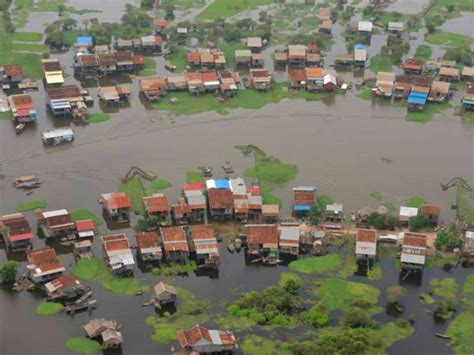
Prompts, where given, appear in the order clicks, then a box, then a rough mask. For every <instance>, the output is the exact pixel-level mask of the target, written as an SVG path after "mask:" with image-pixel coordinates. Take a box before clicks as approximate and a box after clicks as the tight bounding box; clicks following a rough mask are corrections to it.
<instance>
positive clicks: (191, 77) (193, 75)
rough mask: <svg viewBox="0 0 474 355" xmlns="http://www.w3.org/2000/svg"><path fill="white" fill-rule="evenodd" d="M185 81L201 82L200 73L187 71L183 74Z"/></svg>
mask: <svg viewBox="0 0 474 355" xmlns="http://www.w3.org/2000/svg"><path fill="white" fill-rule="evenodd" d="M184 77H185V78H186V81H187V82H188V83H189V82H191V83H194V82H197V83H202V78H201V73H199V72H195V71H188V72H186V73H185V74H184Z"/></svg>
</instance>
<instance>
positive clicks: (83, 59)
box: [79, 54, 99, 66]
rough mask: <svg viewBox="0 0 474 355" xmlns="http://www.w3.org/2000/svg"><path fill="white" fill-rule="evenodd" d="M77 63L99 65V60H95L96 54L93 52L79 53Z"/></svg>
mask: <svg viewBox="0 0 474 355" xmlns="http://www.w3.org/2000/svg"><path fill="white" fill-rule="evenodd" d="M79 63H80V64H81V65H83V66H93V65H99V61H98V60H97V56H96V55H95V54H90V55H81V56H80V57H79Z"/></svg>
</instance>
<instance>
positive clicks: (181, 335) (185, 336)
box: [178, 325, 212, 348]
mask: <svg viewBox="0 0 474 355" xmlns="http://www.w3.org/2000/svg"><path fill="white" fill-rule="evenodd" d="M202 340H205V341H207V342H210V343H212V339H211V336H210V334H209V331H208V330H207V329H206V328H204V327H203V326H201V325H196V326H194V327H192V328H191V329H189V330H188V331H186V330H184V329H181V330H179V331H178V342H179V345H180V346H181V347H182V348H185V347H188V346H191V347H192V346H194V345H195V344H197V343H198V342H200V341H202Z"/></svg>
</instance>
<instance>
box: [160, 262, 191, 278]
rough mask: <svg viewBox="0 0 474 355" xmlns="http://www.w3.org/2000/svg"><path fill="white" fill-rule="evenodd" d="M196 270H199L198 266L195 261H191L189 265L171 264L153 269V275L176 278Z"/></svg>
mask: <svg viewBox="0 0 474 355" xmlns="http://www.w3.org/2000/svg"><path fill="white" fill-rule="evenodd" d="M194 270H197V264H196V262H194V261H190V262H189V263H187V264H177V263H171V264H169V265H162V266H160V267H155V268H153V269H152V273H153V275H155V276H174V275H182V274H188V273H190V272H192V271H194Z"/></svg>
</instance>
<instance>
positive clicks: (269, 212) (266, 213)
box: [262, 205, 280, 217]
mask: <svg viewBox="0 0 474 355" xmlns="http://www.w3.org/2000/svg"><path fill="white" fill-rule="evenodd" d="M279 214H280V206H279V205H262V216H263V217H278V215H279Z"/></svg>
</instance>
